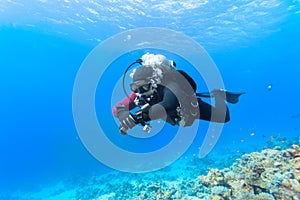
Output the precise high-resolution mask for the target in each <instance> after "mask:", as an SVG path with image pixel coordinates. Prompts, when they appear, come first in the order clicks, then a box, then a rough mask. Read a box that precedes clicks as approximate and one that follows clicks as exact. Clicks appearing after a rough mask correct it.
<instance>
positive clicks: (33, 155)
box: [0, 1, 300, 191]
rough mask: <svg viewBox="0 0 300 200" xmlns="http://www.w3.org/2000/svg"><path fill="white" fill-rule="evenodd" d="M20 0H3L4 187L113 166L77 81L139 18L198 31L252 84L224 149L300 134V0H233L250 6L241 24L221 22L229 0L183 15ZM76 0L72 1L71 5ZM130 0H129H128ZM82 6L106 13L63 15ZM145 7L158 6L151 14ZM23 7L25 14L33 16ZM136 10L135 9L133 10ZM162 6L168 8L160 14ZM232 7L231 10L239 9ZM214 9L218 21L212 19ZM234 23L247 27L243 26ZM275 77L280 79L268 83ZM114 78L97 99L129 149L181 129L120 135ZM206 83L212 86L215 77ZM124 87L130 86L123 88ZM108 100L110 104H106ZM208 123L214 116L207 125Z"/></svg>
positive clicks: (233, 78)
mask: <svg viewBox="0 0 300 200" xmlns="http://www.w3.org/2000/svg"><path fill="white" fill-rule="evenodd" d="M14 2H15V3H14ZM20 2H21V1H20ZM20 2H18V1H7V2H2V3H0V70H1V71H0V91H1V98H0V119H1V120H0V188H1V190H2V191H9V190H16V189H22V190H25V191H26V190H28V191H30V190H31V189H32V188H36V187H39V186H41V185H48V184H49V185H50V184H51V183H55V182H56V181H59V180H62V179H65V178H70V177H77V178H78V177H79V178H88V177H90V176H92V175H95V174H97V175H99V174H102V173H106V172H108V171H110V170H111V169H110V168H109V167H107V166H105V165H103V164H102V163H101V162H99V161H98V160H96V159H95V158H94V157H93V156H92V155H91V154H90V153H89V152H88V151H87V150H86V148H85V147H84V145H83V144H82V142H81V140H80V139H79V137H78V133H77V130H76V128H75V125H74V121H73V114H72V92H73V84H74V81H75V78H76V74H77V72H78V70H79V68H80V66H81V64H82V62H83V61H84V59H85V58H86V57H87V56H88V54H89V53H90V52H91V51H92V50H93V49H94V48H95V47H96V46H97V45H98V44H101V42H103V40H105V39H107V38H109V37H111V36H113V35H114V34H116V33H121V32H122V31H125V30H128V29H131V28H139V27H147V26H158V27H165V28H171V29H173V30H175V31H180V32H182V33H184V34H186V35H187V36H189V37H192V38H194V39H195V41H197V42H198V43H200V44H201V45H202V46H203V47H204V48H205V49H206V51H207V52H208V53H209V55H210V56H211V58H212V59H213V60H214V62H215V63H216V65H217V66H218V68H219V70H220V73H221V75H222V78H223V80H224V83H225V86H226V88H227V89H228V90H233V91H246V92H247V94H245V95H244V96H242V97H241V99H240V102H239V103H238V104H236V105H230V112H231V122H230V123H228V124H226V125H225V126H224V129H223V132H222V136H221V138H220V140H219V141H218V143H217V146H216V147H215V148H216V149H217V150H218V149H220V150H222V149H223V150H224V149H226V152H228V154H230V153H231V152H237V151H238V152H240V150H242V152H240V153H241V154H242V153H246V152H251V151H255V150H257V149H260V148H261V147H262V146H265V145H267V143H266V142H267V141H268V138H269V137H270V136H272V137H273V136H274V137H276V136H282V137H286V138H294V137H299V135H300V134H299V133H300V117H299V114H300V106H299V99H300V90H299V76H300V64H299V63H300V56H299V50H300V38H299V35H300V28H299V27H300V26H299V25H300V15H299V2H297V1H294V2H292V3H289V4H290V5H286V4H287V3H285V2H284V1H282V2H281V1H271V2H273V3H274V4H276V3H280V6H277V7H276V6H273V7H272V6H271V4H272V3H271V2H270V3H269V4H270V5H269V7H268V5H265V6H263V5H262V3H263V1H257V2H256V1H253V2H256V3H257V5H260V6H261V7H260V6H258V7H255V6H250V5H252V4H249V5H248V4H247V5H248V6H249V9H250V11H252V10H255V8H257V12H259V11H260V12H267V14H266V15H262V16H260V17H259V16H255V14H254V13H255V12H254V13H253V12H250V13H251V15H250V14H249V13H244V14H245V16H244V15H242V14H243V12H241V13H234V10H235V9H233V8H234V6H233V5H234V3H235V2H236V1H234V2H231V1H230V2H229V5H228V8H227V11H228V9H229V7H230V8H232V9H233V13H232V16H234V15H235V14H236V16H239V17H241V16H244V19H243V20H237V21H238V23H237V24H234V25H232V24H226V23H219V22H220V21H218V20H219V18H218V17H216V18H214V17H213V16H216V15H217V13H223V12H222V11H223V9H224V7H225V6H221V5H219V7H218V5H217V3H216V2H211V7H212V9H211V10H208V11H207V10H206V12H203V13H201V12H200V10H201V9H200V8H201V6H200V5H197V4H196V5H195V6H199V7H197V8H190V9H189V8H188V7H186V11H185V10H184V8H185V7H183V8H182V9H179V10H178V13H179V14H178V18H176V17H174V16H175V15H176V13H175V12H170V13H168V12H165V11H164V10H160V9H155V8H156V7H155V6H154V5H155V4H157V2H156V1H151V2H152V4H153V5H151V3H145V2H144V3H141V4H138V5H137V4H134V2H131V1H129V2H127V3H128V5H129V6H134V5H136V6H137V9H136V10H133V11H131V12H130V11H128V10H129V9H128V10H127V12H128V13H126V9H125V7H120V8H119V9H120V10H119V11H120V12H117V11H118V10H111V11H109V9H108V8H113V7H114V5H115V4H114V2H109V1H107V2H106V3H101V2H99V3H97V2H96V1H91V2H90V4H88V3H87V2H84V3H83V2H82V3H81V2H79V1H78V2H77V1H74V2H72V1H71V2H70V1H64V2H61V1H58V4H57V5H58V6H57V7H55V5H54V4H52V3H50V2H47V1H36V2H35V3H34V2H32V4H31V3H30V4H29V5H22V3H20ZM188 2H190V1H188ZM250 2H251V1H249V3H250ZM59 3H60V4H59ZM68 3H69V4H70V8H72V9H67V7H66V5H68ZM125 3H126V1H124V2H123V1H122V5H125ZM265 3H266V2H265ZM1 4H2V5H1ZM20 4H21V5H20ZM101 4H102V5H103V6H104V7H105V4H107V10H105V12H101V8H102V9H104V7H101ZM161 4H162V5H163V4H166V6H167V7H168V6H169V7H172V4H168V3H167V2H164V1H163V2H162V3H161ZM239 4H240V5H239ZM42 5H43V6H42ZM174 5H177V4H174ZM209 5H210V4H209ZM247 5H246V4H243V2H236V6H237V7H239V8H242V9H243V10H246V6H247ZM147 6H148V7H149V9H151V8H152V9H153V10H154V12H149V11H148V10H147V9H146V8H145V7H147ZM47 7H49V10H48V9H47ZM51 8H52V9H51ZM87 8H92V9H93V10H94V11H97V10H98V9H99V11H98V15H96V16H99V15H101V16H103V17H102V18H101V17H98V18H95V19H94V18H93V16H92V15H91V13H93V11H91V10H90V12H89V13H87V11H86V10H88V9H87ZM116 9H117V8H116ZM176 9H178V7H176V6H175V8H174V9H173V11H176ZM199 9H200V10H199ZM81 10H82V13H83V14H82V16H81V17H86V18H89V19H90V20H95V21H96V22H95V23H82V25H81V26H82V28H81V29H78V27H76V26H77V25H78V24H80V23H78V24H76V23H75V22H74V23H75V24H68V23H66V24H65V25H64V24H63V23H58V22H55V20H54V19H56V20H58V19H60V20H62V21H63V20H67V21H68V20H70V19H71V18H72V16H74V15H75V14H76V13H80V11H81ZM224 10H226V9H224ZM237 10H239V9H237ZM30 11H32V12H33V11H34V12H33V15H32V16H30V15H29V14H28V13H30ZM139 11H140V12H145V13H146V14H148V15H141V14H140V13H139ZM55 12H57V15H55ZM181 12H185V13H186V15H183V14H182V13H181ZM99 13H100V14H99ZM149 13H151V15H150V14H149ZM21 14H25V15H24V17H23V16H22V17H21V16H20V15H21ZM126 14H128V18H126V17H125V18H124V15H126ZM246 14H249V15H250V16H247V15H246ZM256 14H257V13H256ZM68 16H69V18H68ZM76 16H77V15H76ZM138 16H140V18H138ZM155 16H159V17H164V18H162V19H160V20H159V19H157V18H156V17H155ZM203 16H205V17H203ZM50 17H52V18H50ZM77 17H78V16H77ZM113 17H115V18H116V19H114V18H113ZM131 17H133V18H135V20H133V19H132V18H131ZM172 17H173V18H172ZM227 17H228V20H230V19H231V18H230V17H231V15H229V16H227ZM110 18H111V19H110ZM206 18H207V19H209V21H205V22H203V21H204V20H205V19H206ZM47 19H49V20H48V21H47ZM51 19H52V20H51ZM201 19H203V21H202V20H201ZM126 20H127V21H126ZM147 20H149V23H148V21H147ZM197 20H198V21H197ZM223 20H224V21H226V20H225V19H223ZM272 20H273V21H272ZM247 23H248V26H247ZM251 23H252V25H251ZM197 25H199V28H197ZM78 26H79V25H78ZM216 26H219V27H217V29H212V32H209V31H208V32H205V34H203V35H201V31H203V32H204V30H207V29H206V28H208V27H216ZM227 26H229V27H227ZM233 26H236V27H240V29H234V28H233ZM208 30H209V29H208ZM213 31H216V32H215V33H214V32H213ZM217 31H219V32H217ZM174 42H176V41H174ZM137 54H141V52H138V53H137ZM136 59H137V57H136V54H132V55H127V56H124V57H122V58H120V59H119V60H117V61H116V62H117V63H118V64H119V63H124V65H120V66H119V68H120V71H118V72H115V71H114V70H111V71H109V70H108V71H107V74H106V76H107V77H106V79H105V80H104V81H105V84H108V85H109V84H112V85H113V84H115V83H116V81H117V79H118V78H119V77H120V76H121V75H122V73H123V71H124V70H125V68H126V66H127V65H128V64H130V63H131V62H132V61H134V60H136ZM181 62H184V61H181ZM179 63H180V62H179ZM115 68H116V66H112V67H111V69H115ZM192 75H193V74H192ZM194 75H195V76H196V74H194ZM116 76H117V77H118V78H115V77H116ZM105 84H104V85H105ZM270 85H271V86H272V88H271V89H269V88H268V86H270ZM110 88H111V87H110V86H107V87H105V86H102V85H101V84H100V85H99V86H98V88H97V96H96V102H95V104H96V107H97V108H98V112H97V115H98V117H99V119H100V120H101V118H105V120H107V122H108V125H107V128H105V130H106V133H107V132H109V134H112V136H110V137H111V139H112V140H114V141H115V143H117V144H118V145H120V146H121V147H124V148H127V149H129V150H135V151H139V150H140V151H143V150H144V151H151V150H153V148H154V147H161V146H164V144H165V143H166V142H167V141H168V140H170V138H172V137H173V136H172V135H171V134H169V135H167V136H166V135H164V134H163V133H166V132H167V131H165V132H164V131H162V134H160V135H158V136H157V138H156V141H155V143H153V142H151V141H150V142H149V143H146V146H144V145H145V143H139V142H140V140H137V139H134V138H130V137H124V136H122V135H120V134H119V133H118V127H117V126H116V124H115V123H114V118H113V116H112V115H111V99H110V98H106V97H105V98H103V96H102V95H104V96H105V95H106V94H107V95H108V96H109V94H110V92H111V90H110ZM200 88H201V87H200ZM202 88H203V89H204V90H205V87H202ZM120 93H121V94H123V92H122V91H120ZM121 96H123V95H120V97H121ZM103 105H104V108H105V109H104V110H102V108H101V106H103ZM98 106H100V107H98ZM206 126H207V124H206V123H205V122H204V123H203V127H204V128H205V127H206ZM169 129H172V127H166V130H169ZM200 132H201V131H199V134H198V135H197V136H196V138H195V140H194V143H193V146H192V147H191V148H190V149H189V151H190V152H192V153H196V154H197V153H198V147H199V146H200V145H201V142H202V140H203V135H201V133H200ZM251 133H254V135H251ZM241 140H244V141H245V142H240V141H241ZM157 141H161V143H157ZM217 150H216V152H218V151H217ZM107 153H109V152H107ZM212 153H213V154H214V152H212ZM215 154H216V153H215Z"/></svg>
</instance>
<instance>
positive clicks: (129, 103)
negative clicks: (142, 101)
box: [112, 92, 136, 117]
mask: <svg viewBox="0 0 300 200" xmlns="http://www.w3.org/2000/svg"><path fill="white" fill-rule="evenodd" d="M135 98H136V93H134V92H132V93H131V94H130V95H129V98H128V97H126V98H125V99H123V100H122V101H120V102H119V103H117V105H115V106H114V107H113V108H112V113H113V115H114V116H115V117H117V107H118V106H123V107H124V109H125V110H132V109H133V108H135V107H136V104H135V103H134V100H135Z"/></svg>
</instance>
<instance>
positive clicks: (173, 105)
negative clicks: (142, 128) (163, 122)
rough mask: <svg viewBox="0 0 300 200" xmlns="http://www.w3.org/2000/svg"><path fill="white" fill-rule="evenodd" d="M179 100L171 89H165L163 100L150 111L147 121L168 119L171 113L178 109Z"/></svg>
mask: <svg viewBox="0 0 300 200" xmlns="http://www.w3.org/2000/svg"><path fill="white" fill-rule="evenodd" d="M177 106H178V100H177V98H176V96H175V94H174V93H173V92H171V90H170V89H168V88H164V94H163V100H162V101H161V102H159V103H157V104H154V105H153V106H151V107H150V108H149V110H148V113H147V114H148V118H147V119H146V121H149V120H155V119H166V117H167V113H168V112H169V111H174V110H176V109H177Z"/></svg>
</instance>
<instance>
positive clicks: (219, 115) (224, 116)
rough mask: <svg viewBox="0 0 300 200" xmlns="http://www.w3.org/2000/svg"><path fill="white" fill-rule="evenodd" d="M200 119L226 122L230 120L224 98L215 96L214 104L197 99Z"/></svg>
mask: <svg viewBox="0 0 300 200" xmlns="http://www.w3.org/2000/svg"><path fill="white" fill-rule="evenodd" d="M198 103H199V111H200V119H202V120H206V121H213V122H221V123H224V122H228V121H229V120H230V115H229V110H228V107H227V105H226V103H225V101H224V99H221V98H216V102H215V106H211V105H210V104H208V103H206V102H204V101H202V100H201V99H198Z"/></svg>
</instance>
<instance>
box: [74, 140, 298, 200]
mask: <svg viewBox="0 0 300 200" xmlns="http://www.w3.org/2000/svg"><path fill="white" fill-rule="evenodd" d="M185 167H187V165H184V167H183V168H181V169H172V170H171V171H165V172H154V173H149V174H126V175H125V176H124V174H123V176H122V175H121V174H119V172H115V174H114V175H112V174H111V175H110V177H109V179H110V180H112V181H110V182H109V183H108V185H107V184H106V185H103V183H104V182H105V181H104V180H101V179H94V180H93V182H92V183H91V184H89V185H86V186H85V187H82V188H80V189H79V190H77V193H76V195H75V199H96V200H100V199H135V200H143V199H147V200H148V199H149V200H183V199H184V200H197V199H198V200H199V199H202V200H231V199H232V200H235V199H236V200H238V199H239V200H240V199H243V200H287V199H288V200H299V199H300V147H299V146H297V145H292V147H290V148H288V149H285V150H281V149H280V147H275V148H274V149H264V150H262V151H261V152H253V153H250V154H244V155H243V156H242V157H240V158H238V159H237V160H236V161H235V162H234V164H233V165H231V166H230V167H228V168H224V169H217V168H214V169H213V168H209V169H208V173H207V174H205V175H200V176H198V177H197V176H194V177H182V176H181V175H180V174H177V175H178V176H176V173H182V172H183V171H184V170H185V171H188V170H187V169H185ZM193 169H194V168H192V167H191V166H189V170H193ZM174 172H175V173H174ZM190 172H191V171H190ZM102 179H103V177H102ZM101 183H102V184H101Z"/></svg>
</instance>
